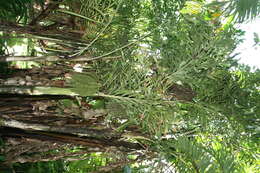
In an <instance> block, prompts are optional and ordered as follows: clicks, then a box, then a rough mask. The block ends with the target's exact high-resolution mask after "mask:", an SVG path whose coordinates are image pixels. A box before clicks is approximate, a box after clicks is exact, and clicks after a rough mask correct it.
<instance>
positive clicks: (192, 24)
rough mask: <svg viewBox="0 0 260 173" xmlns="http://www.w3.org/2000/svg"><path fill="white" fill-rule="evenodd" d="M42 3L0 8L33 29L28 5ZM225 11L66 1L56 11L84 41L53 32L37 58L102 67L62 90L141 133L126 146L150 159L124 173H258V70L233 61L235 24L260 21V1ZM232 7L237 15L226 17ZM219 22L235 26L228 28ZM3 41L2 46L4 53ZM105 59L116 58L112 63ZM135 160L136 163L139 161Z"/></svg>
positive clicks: (151, 0)
mask: <svg viewBox="0 0 260 173" xmlns="http://www.w3.org/2000/svg"><path fill="white" fill-rule="evenodd" d="M35 3H36V4H41V5H43V4H42V1H35V2H34V1H19V3H16V2H14V1H10V2H9V3H7V2H5V3H3V6H1V4H0V8H1V9H2V8H3V10H2V12H1V13H0V18H3V17H4V16H8V17H10V18H6V19H5V20H9V21H12V22H14V21H15V22H17V21H19V20H22V19H23V21H24V22H23V23H24V25H25V26H26V25H27V24H29V23H30V22H27V19H25V18H28V19H29V16H28V15H27V14H28V13H29V12H28V10H27V9H28V6H29V5H32V4H35ZM225 4H226V3H218V2H216V3H214V2H213V3H210V4H209V3H207V2H206V1H203V0H197V1H196V0H194V1H185V0H161V1H159V0H145V1H138V0H119V1H117V0H107V1H98V0H97V1H90V0H83V1H80V3H76V2H74V1H69V0H67V1H64V2H61V5H62V9H58V10H56V11H55V12H53V13H51V15H50V16H52V15H53V16H55V15H56V14H60V13H62V14H64V16H62V15H61V16H62V17H72V18H76V19H75V21H76V24H75V25H74V26H73V27H72V28H70V29H73V30H77V31H80V32H84V34H83V35H80V38H76V37H75V35H74V37H71V38H73V39H74V40H73V39H71V40H70V39H68V38H65V37H62V36H63V35H64V34H62V32H67V33H71V32H72V31H71V30H69V29H67V27H68V26H67V25H65V24H64V25H62V26H60V27H59V28H58V27H57V28H56V29H60V30H59V31H60V32H61V33H58V34H61V35H58V34H57V33H55V32H56V30H49V32H50V33H51V32H53V33H51V34H50V33H47V34H46V35H44V36H43V37H42V38H41V39H43V40H45V41H46V40H48V41H49V42H48V41H46V42H47V44H46V45H47V46H46V45H44V46H43V45H41V46H42V47H41V48H42V49H44V50H45V52H44V53H43V52H40V51H39V52H38V53H40V54H43V55H55V56H56V55H57V56H60V57H64V58H65V60H64V61H66V60H70V58H71V59H72V58H75V57H77V56H79V55H83V56H84V55H91V56H93V57H94V59H95V60H98V61H93V62H92V63H90V64H83V63H82V66H83V67H84V70H85V71H88V72H86V73H72V76H69V77H68V80H67V79H65V80H64V82H65V83H66V82H68V83H66V84H65V85H64V87H71V90H72V91H73V92H75V93H77V94H78V95H79V97H80V98H79V97H77V99H78V100H77V101H78V103H77V104H75V103H74V102H73V106H74V107H77V109H81V108H82V107H83V106H82V103H85V102H88V104H87V105H88V106H89V107H90V108H92V109H94V110H98V109H102V111H103V109H105V111H106V113H107V116H106V117H105V118H104V122H103V123H104V124H106V126H109V127H111V128H112V129H114V130H115V131H116V132H120V133H123V132H126V131H130V130H129V129H131V128H133V127H134V128H135V130H136V131H137V132H140V133H142V134H144V135H145V137H143V136H138V135H137V136H134V135H126V136H124V137H125V139H122V140H125V141H131V142H134V143H139V144H140V145H142V146H145V149H146V150H147V153H146V152H145V151H141V152H140V153H142V154H143V155H145V156H146V155H147V157H146V158H144V159H142V161H143V162H140V163H138V164H137V163H136V164H130V163H127V162H125V163H123V165H121V168H123V167H124V172H130V170H132V171H133V172H165V171H166V170H167V169H168V170H172V171H173V170H176V171H178V172H197V173H199V172H209V173H211V172H212V173H215V172H227V173H229V172H245V173H246V172H250V171H251V172H256V171H257V169H258V167H257V159H259V158H257V154H256V153H257V152H259V149H258V148H257V146H258V145H259V140H258V139H259V115H260V92H259V86H260V83H259V81H260V71H259V70H256V71H254V72H252V71H250V70H251V69H250V68H249V67H246V66H243V65H238V63H237V61H236V60H234V57H231V55H230V54H231V53H232V52H233V51H234V49H235V48H236V46H237V45H238V44H239V43H240V42H241V40H240V36H241V35H242V34H243V32H242V31H240V30H238V29H236V28H235V27H234V24H235V22H236V21H238V22H242V21H244V20H246V19H249V18H253V17H256V16H257V15H258V14H259V1H254V0H250V1H249V2H248V3H245V0H239V1H231V2H230V3H229V6H226V5H225ZM243 4H244V5H243ZM64 6H65V7H67V8H64ZM233 7H235V10H234V11H232V10H233V9H231V8H233ZM225 8H228V9H226V10H227V11H228V10H229V11H232V12H233V13H232V14H233V16H230V15H227V14H226V13H224V12H223V10H224V9H225ZM56 17H57V16H56ZM50 18H51V17H50ZM222 18H226V19H229V20H227V21H225V22H223V19H222ZM236 19H237V20H236ZM53 20H54V19H49V18H48V17H46V18H45V19H44V20H43V21H44V22H42V23H44V25H42V27H44V26H45V24H46V25H47V26H51V24H53V23H51V22H53ZM56 20H57V19H56ZM75 21H74V22H75ZM39 23H40V22H39ZM49 23H51V24H50V25H48V24H49ZM54 24H56V23H54ZM39 25H40V24H39ZM54 31H55V32H54ZM80 32H77V33H80ZM23 34H24V33H23ZM27 34H28V33H27ZM28 35H32V36H36V37H35V38H34V39H36V38H37V39H39V38H38V37H39V33H34V32H31V31H30V32H29V34H28ZM77 36H78V35H77ZM1 40H2V39H1ZM1 40H0V41H1ZM41 41H42V40H41ZM6 43H7V42H6V40H4V41H3V43H2V49H3V47H4V45H6ZM7 44H8V43H7ZM9 46H10V45H9ZM35 47H37V46H36V45H35ZM5 49H8V48H5ZM3 50H4V49H3ZM2 52H4V51H2ZM3 54H4V53H3ZM108 56H111V57H112V58H115V57H116V58H115V59H106V57H108ZM66 58H67V59H66ZM102 58H103V59H102ZM54 64H55V63H54ZM68 64H69V63H68ZM49 65H53V64H49ZM63 65H64V66H66V65H67V64H66V63H63ZM66 67H67V68H69V65H68V66H66ZM89 71H91V72H89ZM82 100H84V102H83V101H82ZM85 100H86V101H85ZM80 101H82V102H80ZM65 102H66V103H69V104H67V105H66V104H65ZM96 102H99V103H100V102H102V106H98V105H95V103H96ZM59 103H61V104H63V105H62V107H61V108H62V109H64V110H65V109H66V107H67V109H68V108H69V109H70V108H71V107H72V104H70V103H72V102H70V101H68V100H63V101H60V102H59ZM56 106H57V105H56ZM71 109H72V108H71ZM82 109H83V108H82ZM64 112H66V111H64ZM149 152H151V153H153V154H150V153H149ZM149 154H150V155H149ZM137 155H138V154H136V153H135V154H129V155H128V156H129V157H130V158H131V157H132V158H134V157H137ZM94 157H96V158H94ZM118 157H120V156H118ZM132 158H131V159H129V160H130V161H134V159H132ZM65 160H66V159H65ZM118 160H120V159H116V158H115V157H114V156H106V155H99V154H92V155H91V154H89V155H85V157H84V159H82V160H77V161H74V162H68V161H63V162H61V161H56V162H47V163H42V162H39V163H35V164H29V163H26V164H23V165H22V164H17V165H14V168H15V169H17V170H19V169H21V170H22V169H24V170H26V171H28V172H30V170H33V171H36V169H38V170H37V171H38V172H41V171H42V170H45V171H47V170H48V171H49V172H51V171H52V172H55V171H56V172H83V171H94V170H97V167H98V166H107V165H109V164H111V163H116V161H118ZM131 163H132V162H131ZM59 169H60V170H59Z"/></svg>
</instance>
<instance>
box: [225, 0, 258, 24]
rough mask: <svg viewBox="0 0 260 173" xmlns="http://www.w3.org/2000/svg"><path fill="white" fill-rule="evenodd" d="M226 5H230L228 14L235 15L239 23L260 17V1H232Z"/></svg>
mask: <svg viewBox="0 0 260 173" xmlns="http://www.w3.org/2000/svg"><path fill="white" fill-rule="evenodd" d="M226 3H228V8H227V12H228V13H231V14H232V15H234V17H235V19H236V21H237V22H239V23H242V22H244V21H246V20H250V19H251V20H252V19H254V18H256V17H257V16H259V15H260V1H259V0H230V1H226Z"/></svg>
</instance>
